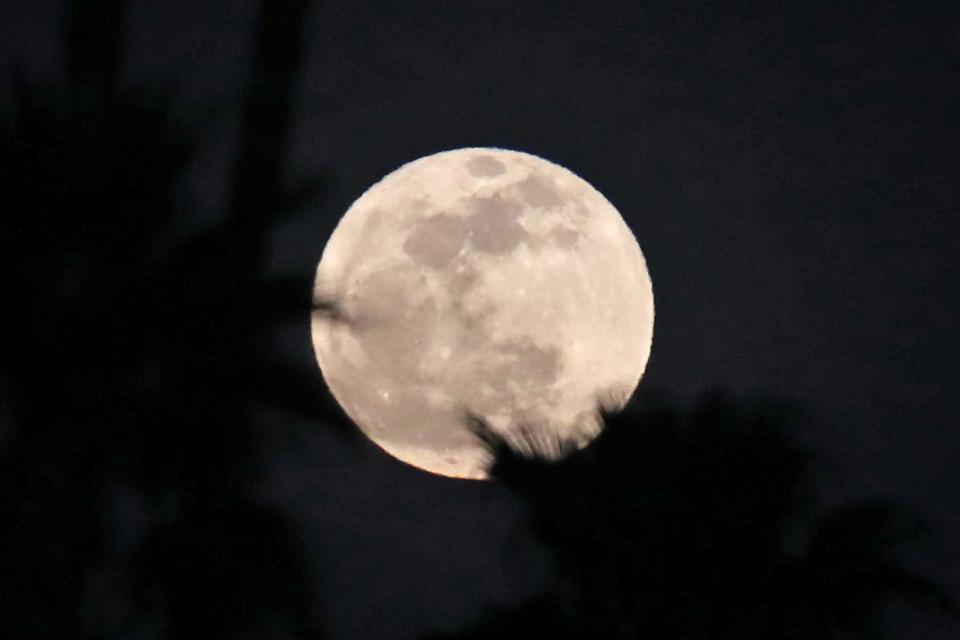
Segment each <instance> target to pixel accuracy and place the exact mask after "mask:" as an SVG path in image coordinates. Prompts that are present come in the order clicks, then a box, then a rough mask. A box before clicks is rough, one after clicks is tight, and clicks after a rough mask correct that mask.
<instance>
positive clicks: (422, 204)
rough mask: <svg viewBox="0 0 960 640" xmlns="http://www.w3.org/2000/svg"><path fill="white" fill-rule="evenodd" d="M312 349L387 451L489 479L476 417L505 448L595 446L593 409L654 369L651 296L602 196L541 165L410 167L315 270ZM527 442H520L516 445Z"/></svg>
mask: <svg viewBox="0 0 960 640" xmlns="http://www.w3.org/2000/svg"><path fill="white" fill-rule="evenodd" d="M314 297H315V299H316V300H333V301H335V302H336V305H337V307H338V310H339V312H340V313H339V314H338V319H332V318H331V317H330V316H329V315H324V314H321V313H314V315H313V317H312V320H311V333H312V338H313V347H314V351H315V353H316V358H317V362H318V364H319V367H320V370H321V372H322V374H323V377H324V379H325V381H326V383H327V385H328V386H329V388H330V390H331V392H332V393H333V396H334V397H335V398H336V399H337V401H338V402H339V403H340V405H341V406H342V407H343V409H344V410H345V411H346V413H347V414H348V415H349V416H350V418H351V419H352V420H353V421H354V422H356V424H357V425H358V426H359V428H360V429H361V430H362V431H363V433H365V434H366V435H367V436H368V437H369V438H370V439H371V440H372V441H373V442H375V443H376V444H377V445H379V446H380V447H381V448H382V449H383V450H385V451H386V452H387V453H389V454H391V455H393V456H394V457H396V458H398V459H399V460H402V461H404V462H406V463H409V464H411V465H414V466H416V467H419V468H420V469H424V470H426V471H429V472H432V473H436V474H440V475H444V476H450V477H455V478H476V479H482V478H486V477H487V472H486V465H487V464H488V463H489V459H488V458H489V454H488V452H487V451H486V449H485V447H484V445H483V444H482V443H481V442H480V441H479V440H478V439H477V438H476V437H475V436H474V434H473V433H472V432H471V430H470V429H469V427H468V424H467V421H466V420H465V416H467V415H475V416H478V417H480V418H482V419H484V420H485V421H486V422H487V423H488V424H489V425H490V426H491V427H492V428H493V429H494V430H496V431H497V432H499V433H501V434H502V435H503V436H504V437H505V438H507V440H508V441H509V442H517V443H520V444H522V443H523V442H529V441H530V440H531V438H533V439H534V440H536V441H539V442H541V443H544V445H545V446H546V449H545V450H544V451H542V452H541V453H546V454H547V455H554V456H559V455H560V451H559V449H555V450H554V449H550V447H549V444H550V443H556V442H559V441H561V440H563V441H566V442H572V443H574V444H575V445H576V446H580V447H582V446H585V445H586V444H587V443H589V442H590V441H591V440H592V439H593V438H594V437H595V436H596V435H597V434H598V433H599V430H600V424H599V420H598V417H597V412H596V409H597V406H598V403H599V402H604V403H605V404H606V405H607V406H611V405H612V408H619V407H622V405H623V404H624V403H626V401H627V400H628V399H629V397H630V395H631V394H632V393H633V391H634V390H635V388H636V386H637V384H638V383H639V381H640V378H641V376H642V375H643V372H644V369H645V368H646V364H647V359H648V358H649V355H650V347H651V341H652V337H653V317H654V307H653V290H652V285H651V282H650V276H649V273H648V271H647V266H646V261H645V260H644V257H643V254H642V253H641V251H640V247H639V245H638V244H637V240H636V238H635V237H634V235H633V233H632V232H631V231H630V229H629V227H628V226H627V225H626V223H625V222H624V220H623V217H622V216H621V215H620V213H619V212H618V211H617V210H616V209H615V208H614V206H613V205H612V204H610V202H608V201H607V199H606V198H604V197H603V196H602V195H601V194H600V193H599V192H598V191H597V190H596V189H594V188H593V187H592V186H590V184H588V183H587V182H586V181H584V180H583V179H581V178H580V177H578V176H576V175H574V174H573V173H572V172H570V171H568V170H567V169H564V168H563V167H561V166H559V165H556V164H554V163H552V162H549V161H547V160H544V159H543V158H540V157H537V156H534V155H530V154H527V153H522V152H519V151H510V150H505V149H495V148H466V149H456V150H453V151H445V152H442V153H437V154H434V155H430V156H426V157H423V158H420V159H418V160H415V161H413V162H410V163H408V164H405V165H403V166H402V167H400V168H399V169H397V170H395V171H394V172H392V173H390V174H389V175H387V176H386V177H385V178H383V179H382V180H381V181H380V182H378V183H376V184H375V185H373V186H372V187H370V188H369V189H368V190H367V191H366V192H365V193H364V194H363V195H362V196H360V198H359V199H357V201H356V202H354V203H353V205H352V206H351V207H350V208H349V209H348V210H347V212H346V214H344V216H343V218H342V219H341V220H340V222H339V224H338V225H337V227H336V229H335V230H334V232H333V234H332V235H331V237H330V239H329V241H328V243H327V245H326V247H325V248H324V250H323V255H322V257H321V259H320V263H319V266H318V267H317V275H316V282H315V286H314ZM521 431H522V433H523V436H522V437H521V436H520V434H521Z"/></svg>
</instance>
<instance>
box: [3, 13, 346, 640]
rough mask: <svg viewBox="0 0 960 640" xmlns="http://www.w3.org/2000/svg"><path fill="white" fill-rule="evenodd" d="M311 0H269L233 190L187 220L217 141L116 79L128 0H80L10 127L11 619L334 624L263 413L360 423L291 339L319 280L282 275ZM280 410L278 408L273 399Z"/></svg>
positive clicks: (109, 631) (301, 631)
mask: <svg viewBox="0 0 960 640" xmlns="http://www.w3.org/2000/svg"><path fill="white" fill-rule="evenodd" d="M307 5H308V3H307V2H306V0H297V1H282V2H264V3H263V5H262V10H261V16H260V23H259V24H260V29H259V33H258V35H257V40H256V50H255V55H254V62H253V66H252V69H251V72H250V81H249V85H248V88H247V91H246V94H245V98H244V103H243V106H242V117H241V130H240V134H239V135H240V141H241V145H240V152H239V155H238V157H237V159H236V161H235V172H234V173H235V175H234V178H235V187H234V190H233V197H232V199H231V202H230V205H229V208H228V210H227V211H225V212H224V213H223V216H222V217H221V219H220V221H219V222H218V223H217V224H215V225H213V226H212V227H210V228H207V229H205V230H203V231H200V232H196V231H190V227H188V226H187V225H186V224H185V223H184V218H185V216H183V215H182V214H181V212H180V211H179V210H178V204H177V202H178V200H177V197H176V193H177V191H178V187H179V183H180V181H181V180H182V177H183V174H184V171H185V168H186V164H187V163H188V162H189V161H190V159H191V158H192V156H193V154H194V152H195V151H196V150H197V148H198V145H199V138H198V135H197V132H196V131H194V130H192V129H191V128H190V127H188V126H186V125H184V124H180V123H178V122H177V121H175V120H174V118H173V117H172V116H171V110H170V109H169V107H168V104H167V103H166V101H165V100H164V99H163V98H162V97H159V96H156V95H143V94H134V93H132V92H123V91H119V90H118V88H117V76H118V75H119V70H120V69H121V67H122V62H123V58H122V46H121V43H122V39H123V38H122V31H123V29H122V26H123V3H122V2H118V1H109V0H90V1H81V0H77V1H75V2H71V3H70V4H69V9H70V10H69V11H68V24H67V25H66V30H65V32H66V39H67V42H66V47H65V50H66V52H67V59H66V64H65V66H66V69H65V77H66V81H65V83H64V84H63V85H62V86H53V87H51V86H36V85H32V84H30V83H28V82H27V81H25V80H24V79H22V78H20V77H17V78H16V82H15V95H13V96H12V97H8V99H7V105H6V108H5V109H4V111H3V113H5V114H7V115H8V117H7V118H6V119H5V120H4V121H3V122H2V123H0V126H2V129H0V148H2V149H3V153H2V154H0V211H2V215H0V263H2V264H0V288H2V291H3V304H2V305H0V309H2V310H0V341H2V353H3V359H2V364H0V392H2V398H3V404H2V410H3V412H2V414H0V470H2V475H0V637H3V638H17V639H24V640H28V639H33V638H38V639H39V638H57V639H62V638H85V637H87V638H92V637H129V636H128V635H127V634H135V635H137V637H169V638H256V637H270V638H286V637H289V638H293V637H297V638H315V637H319V635H320V634H319V632H318V628H319V626H318V624H319V621H318V620H317V619H316V611H315V609H316V600H317V598H316V594H315V593H314V587H313V580H312V577H311V575H310V573H309V571H308V569H307V567H308V566H309V559H308V558H306V557H305V552H304V549H303V547H302V544H301V542H300V540H299V537H298V534H297V532H296V531H295V530H294V529H293V526H292V524H291V523H290V522H288V521H287V520H286V519H285V518H284V517H283V516H282V515H281V514H280V513H279V512H277V511H276V510H275V509H273V508H271V507H269V506H267V505H265V504H262V503H261V502H259V501H258V500H257V498H256V494H255V489H256V483H257V481H258V463H259V462H260V461H259V458H258V455H259V454H258V451H259V446H260V442H261V439H262V438H263V437H264V435H265V434H266V431H267V430H268V429H271V428H273V427H274V426H275V425H274V422H275V421H271V420H267V419H264V418H263V415H264V413H267V412H265V411H264V409H270V408H273V409H277V410H279V411H280V412H283V413H288V414H289V413H296V414H299V415H301V416H311V417H317V418H323V420H324V422H326V423H337V422H342V418H341V416H340V414H339V413H338V412H336V411H334V410H333V408H332V407H333V405H332V403H331V402H330V399H329V397H327V398H326V401H325V400H324V397H325V396H324V392H323V390H322V388H321V387H320V383H319V382H318V381H317V377H316V376H315V375H314V374H313V372H303V373H304V374H306V375H302V374H301V372H299V371H297V370H294V369H292V368H291V367H290V366H289V365H288V364H286V363H285V362H283V361H280V360H278V359H277V357H276V356H275V355H273V352H272V350H271V349H269V347H268V344H267V339H268V338H269V337H270V334H271V331H272V330H274V328H275V326H276V324H277V322H279V321H283V320H287V319H289V318H292V317H299V318H303V317H306V315H307V314H308V313H309V310H310V304H311V303H310V296H311V291H310V281H309V280H308V279H303V278H295V277H279V276H275V275H269V274H268V273H267V270H266V260H265V258H266V234H267V233H268V232H269V231H270V230H271V229H272V228H273V227H274V226H275V225H276V224H278V223H279V222H280V221H282V220H283V219H284V217H285V216H286V215H288V214H289V213H290V212H291V211H292V208H293V207H294V206H296V204H297V201H298V199H300V200H302V199H303V198H304V197H311V196H312V195H313V194H314V192H313V191H309V192H308V191H303V192H300V193H297V194H291V193H289V192H288V191H287V190H286V189H284V187H283V184H282V175H281V171H280V167H281V164H282V162H281V161H282V159H283V155H284V148H285V147H284V145H285V142H286V136H287V129H288V120H289V111H290V101H289V98H290V95H291V93H292V90H293V86H294V80H295V77H296V71H297V65H298V61H299V57H300V53H301V51H300V49H301V38H300V30H301V23H302V21H303V18H304V15H305V12H306V10H307ZM275 413H277V412H275Z"/></svg>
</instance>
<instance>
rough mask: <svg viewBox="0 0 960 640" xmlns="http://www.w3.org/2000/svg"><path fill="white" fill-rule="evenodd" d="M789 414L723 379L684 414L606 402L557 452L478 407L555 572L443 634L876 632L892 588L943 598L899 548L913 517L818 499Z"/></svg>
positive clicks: (499, 475)
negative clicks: (735, 393)
mask: <svg viewBox="0 0 960 640" xmlns="http://www.w3.org/2000/svg"><path fill="white" fill-rule="evenodd" d="M790 416H791V412H790V411H788V410H787V409H786V408H785V407H780V406H776V405H774V404H771V403H747V402H743V401H739V400H736V399H734V398H732V397H730V396H726V395H723V394H712V395H710V396H707V397H705V398H704V399H703V400H702V401H701V402H700V403H699V404H698V405H697V407H696V408H695V409H693V410H692V411H690V412H686V413H685V412H681V411H680V410H678V409H676V408H673V407H671V406H669V405H665V404H654V403H649V404H648V405H647V406H644V407H640V408H635V409H631V410H630V411H627V412H624V413H618V414H606V415H605V416H604V420H605V424H606V428H605V430H604V431H603V432H602V434H601V435H600V436H599V437H598V439H597V440H596V441H595V442H594V443H593V444H592V445H591V446H590V447H588V448H586V449H584V450H581V451H578V452H576V453H574V454H573V455H571V456H569V457H567V458H566V459H564V460H562V461H559V462H556V461H552V460H550V459H547V458H545V457H541V456H538V455H536V454H535V453H530V452H531V451H534V452H535V451H537V450H538V448H540V447H541V444H540V443H537V442H533V441H531V442H527V443H526V446H520V447H518V446H516V443H514V444H513V445H511V444H508V443H507V442H506V441H505V440H504V439H503V438H501V437H499V436H498V435H497V434H496V433H494V432H493V431H492V430H491V429H490V428H489V427H487V426H486V425H485V424H483V422H482V421H478V420H474V427H475V431H476V432H477V434H478V435H479V437H481V438H482V439H483V440H484V441H485V442H486V444H487V445H488V446H489V447H490V449H491V451H492V453H493V454H494V461H493V465H492V468H491V473H492V475H493V476H494V477H495V478H496V479H498V480H499V481H501V482H503V483H505V484H506V485H507V486H508V487H509V488H511V489H512V490H513V491H514V492H515V493H516V494H517V495H518V496H520V498H521V499H522V500H523V501H524V503H525V504H526V506H527V509H528V512H529V524H530V526H531V527H532V529H533V531H534V533H535V535H536V537H537V538H538V540H539V541H540V543H541V544H542V545H543V549H544V552H545V554H546V556H547V558H548V559H549V561H550V563H551V564H552V566H553V569H554V572H555V579H554V581H553V586H552V588H551V589H550V590H549V591H548V592H547V593H546V595H544V596H543V597H541V598H538V599H536V600H534V601H531V602H528V603H526V604H524V605H521V606H520V607H517V608H514V609H508V610H499V611H491V612H489V613H488V614H487V615H486V616H485V617H483V618H481V620H480V621H479V623H478V624H477V625H476V626H475V627H474V628H472V629H470V630H468V631H465V632H462V633H457V634H451V635H447V636H437V637H457V638H493V637H497V638H503V637H528V636H535V637H536V636H541V635H547V636H549V637H560V638H658V639H680V638H691V639H692V638H698V639H703V638H714V639H718V640H722V639H727V638H729V639H730V640H735V639H736V640H749V639H754V638H755V639H757V640H760V639H765V640H769V639H773V638H783V639H798V640H799V639H809V640H814V639H826V638H878V637H881V632H880V620H881V613H882V609H883V607H884V606H885V605H886V604H887V603H889V602H891V601H893V600H907V601H910V602H913V603H915V604H918V605H923V606H929V607H931V608H933V609H934V610H937V611H945V610H947V609H949V608H950V601H949V598H948V596H947V594H946V593H945V592H944V591H943V589H942V588H940V587H939V586H938V585H936V584H934V583H932V582H930V581H928V580H926V579H924V578H922V577H920V576H916V575H913V574H912V573H911V572H910V571H909V570H908V569H906V568H905V567H904V566H903V565H902V564H901V563H900V561H899V560H898V558H897V552H898V545H899V544H900V543H902V542H905V541H907V540H909V539H910V538H912V537H913V536H914V535H915V534H916V533H917V532H918V531H917V528H916V527H917V523H916V522H913V521H911V520H910V519H909V518H907V517H906V515H905V514H904V513H902V512H901V510H899V509H898V508H896V507H894V506H892V505H889V504H885V503H865V504H856V505H852V506H845V507H838V508H834V509H830V510H827V511H826V512H825V513H817V512H816V509H815V507H814V501H813V484H812V479H811V477H810V460H809V456H808V455H807V453H806V452H805V451H804V450H803V449H802V448H800V447H799V446H797V445H796V444H795V443H794V442H793V441H792V440H791V439H790V438H789V437H788V434H787V432H786V426H787V425H788V424H789V421H790ZM558 446H559V447H562V446H563V445H562V444H559V445H558V444H556V443H554V444H553V445H551V447H549V450H555V449H556V448H557V447H558ZM540 450H543V449H542V448H540Z"/></svg>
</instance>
